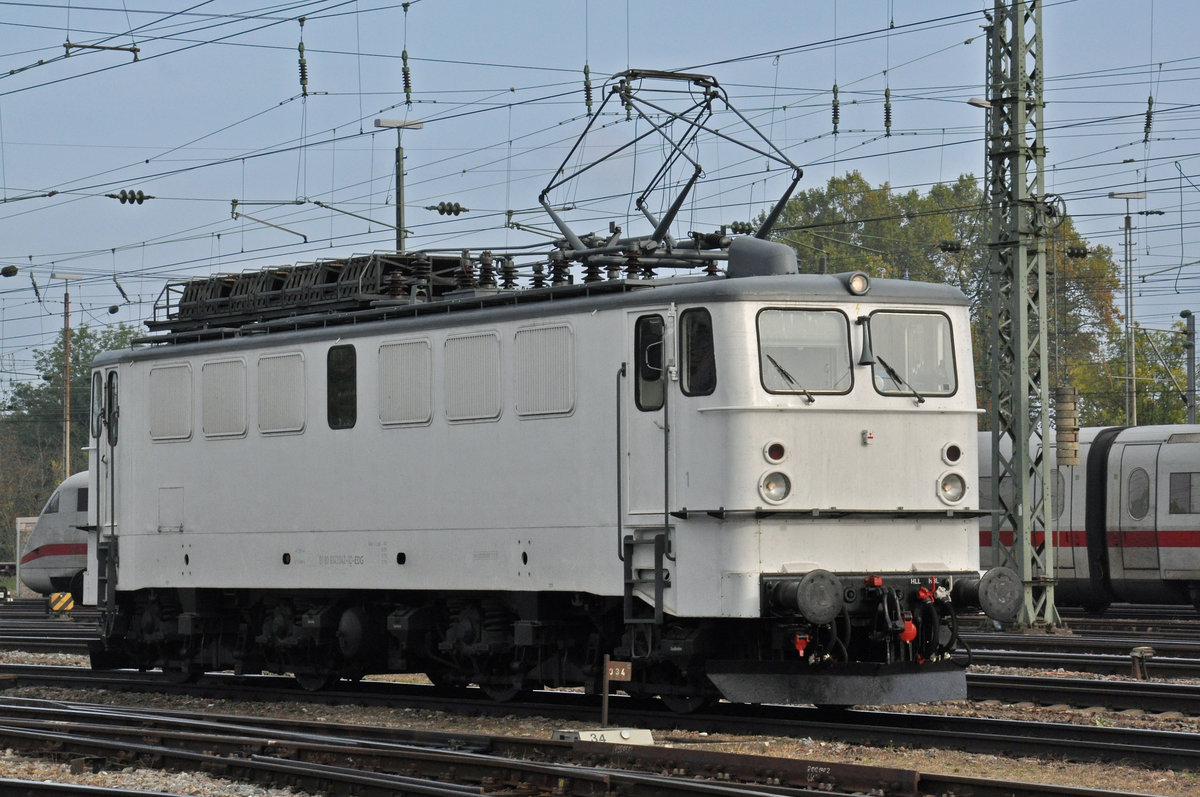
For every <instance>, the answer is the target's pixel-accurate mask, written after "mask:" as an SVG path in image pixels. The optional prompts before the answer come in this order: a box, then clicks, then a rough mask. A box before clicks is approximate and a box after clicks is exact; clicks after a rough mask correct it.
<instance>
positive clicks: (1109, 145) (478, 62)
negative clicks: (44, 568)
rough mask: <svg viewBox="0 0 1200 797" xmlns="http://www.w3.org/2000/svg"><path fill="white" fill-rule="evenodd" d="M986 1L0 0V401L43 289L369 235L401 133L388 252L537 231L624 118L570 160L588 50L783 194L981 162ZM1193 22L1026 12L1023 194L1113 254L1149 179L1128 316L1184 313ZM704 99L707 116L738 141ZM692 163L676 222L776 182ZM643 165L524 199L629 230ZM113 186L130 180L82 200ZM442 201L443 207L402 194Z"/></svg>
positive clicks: (134, 308)
mask: <svg viewBox="0 0 1200 797" xmlns="http://www.w3.org/2000/svg"><path fill="white" fill-rule="evenodd" d="M131 2H132V3H133V4H130V3H131ZM993 5H994V2H993V0H954V1H953V2H951V1H946V2H938V1H936V0H919V1H918V0H845V1H844V2H843V1H841V0H839V2H836V3H835V2H824V1H818V0H743V2H737V3H734V2H717V1H716V0H707V1H705V0H650V1H648V2H647V1H643V2H635V0H570V1H569V2H567V1H564V0H512V2H507V3H497V2H494V0H493V2H480V1H478V0H457V1H454V0H417V1H416V2H410V3H400V2H388V0H357V1H356V0H328V1H327V2H304V1H303V0H294V2H287V3H282V2H281V3H278V4H274V5H257V4H255V5H252V4H245V3H243V4H238V3H231V2H220V0H212V1H211V2H203V1H200V2H193V3H190V4H182V3H163V2H160V3H153V4H151V3H145V2H138V0H126V1H125V2H124V3H121V2H112V0H92V2H87V3H85V4H79V3H73V2H72V3H54V2H21V3H17V2H3V1H2V0H0V266H7V265H14V266H17V268H18V269H19V271H18V273H17V275H16V276H13V277H9V278H0V396H2V394H3V392H4V391H5V389H6V387H7V386H8V385H10V384H11V383H12V382H13V381H21V380H26V379H29V378H31V377H33V376H35V375H36V374H35V373H34V367H33V353H34V351H35V350H37V349H39V348H43V347H46V346H49V345H51V344H52V343H53V341H54V339H55V336H56V335H61V329H62V324H63V307H64V291H65V290H66V289H68V288H69V291H70V298H71V309H72V314H71V323H72V326H79V325H80V324H88V325H89V326H93V327H96V326H99V325H105V324H112V323H127V324H134V325H138V324H140V323H141V322H142V321H144V320H146V319H149V318H151V317H152V316H153V314H154V312H155V301H156V299H158V297H159V295H160V293H161V292H162V291H163V288H164V286H165V285H166V284H167V283H168V281H170V280H180V279H185V278H187V277H192V276H200V275H207V274H212V273H219V272H241V271H244V270H248V269H257V268H261V267H263V266H267V265H282V264H291V263H300V262H310V261H313V260H319V259H322V258H337V257H346V256H349V255H351V254H355V253H365V252H372V251H378V250H387V249H392V248H394V247H395V242H396V234H395V230H394V229H392V228H391V227H389V226H387V225H389V224H393V223H394V221H395V210H394V203H395V175H394V167H395V147H396V145H397V141H398V139H399V141H400V143H402V145H403V148H404V155H405V178H404V194H405V202H404V205H405V225H404V226H405V227H406V229H408V230H409V233H408V237H407V240H406V243H407V247H408V248H409V249H447V250H456V249H459V248H463V247H482V246H525V245H529V246H533V245H542V244H544V243H545V242H546V241H547V240H548V236H547V235H544V234H542V233H540V232H539V230H545V229H547V228H550V227H551V226H552V225H551V223H550V220H549V219H548V218H547V217H546V215H545V214H544V212H542V211H541V209H540V207H539V206H538V202H537V200H538V195H539V194H540V192H541V191H542V190H543V189H544V188H546V187H547V186H548V185H549V184H550V183H551V182H552V179H553V177H554V175H555V172H556V170H557V169H558V168H559V167H560V166H562V165H564V164H565V165H567V166H568V167H570V166H578V165H582V164H583V163H585V162H587V159H591V158H595V157H597V156H599V155H601V154H604V153H607V152H609V151H611V149H612V148H613V147H616V146H618V145H620V144H622V143H624V142H626V141H628V140H629V139H630V138H631V136H630V132H631V129H632V130H633V131H634V132H635V133H637V134H640V133H643V132H646V128H645V127H644V126H643V127H641V128H638V127H637V126H636V124H635V123H634V122H628V121H626V120H625V115H624V113H623V112H622V111H621V110H620V109H619V108H617V107H616V105H615V101H614V102H613V103H610V105H609V106H606V111H605V114H604V115H603V116H601V117H599V118H598V119H597V120H596V123H595V125H594V127H593V131H594V132H593V133H592V134H590V135H589V137H588V138H587V139H586V145H585V146H583V147H582V148H581V149H579V150H576V151H575V152H572V150H571V147H572V146H573V145H574V143H575V141H576V139H577V137H578V136H579V135H580V133H581V132H582V131H583V129H584V126H585V125H586V124H587V123H588V121H589V116H588V109H587V107H586V105H585V95H584V67H585V65H586V66H587V68H588V70H589V73H590V75H591V79H592V85H593V103H594V108H597V109H598V108H599V107H600V104H601V102H602V100H603V99H604V98H605V97H606V96H608V87H610V86H611V85H612V82H611V77H612V76H613V75H614V74H616V73H619V72H622V71H624V70H626V69H630V68H636V69H655V70H676V71H686V72H693V73H701V74H707V75H711V76H713V77H714V78H715V79H716V80H717V82H718V83H719V85H720V86H721V87H722V90H723V91H724V92H725V95H726V96H727V98H728V101H729V103H730V104H731V105H732V106H733V107H735V108H736V109H737V110H738V111H739V112H740V113H741V114H742V115H743V116H744V118H745V119H746V120H748V121H749V122H750V123H751V124H753V126H754V128H756V129H757V130H758V131H760V132H761V133H762V134H763V135H764V136H765V137H767V138H768V139H769V140H770V141H771V142H772V143H773V144H774V145H775V146H777V147H778V148H779V150H780V152H781V153H782V154H783V156H784V157H786V158H787V159H788V160H790V161H791V162H792V163H794V164H797V165H799V166H800V167H802V168H803V171H804V177H803V179H802V180H801V182H800V185H799V189H798V190H804V189H808V188H817V187H822V186H824V185H825V183H826V182H827V181H828V180H829V178H830V177H832V176H835V175H842V174H845V173H847V172H848V171H852V170H857V171H859V172H861V173H862V175H863V176H864V178H865V179H866V180H867V181H868V182H869V183H870V184H871V185H873V186H879V185H882V184H884V183H887V184H888V185H890V186H891V187H892V189H893V190H897V191H908V190H911V189H914V188H915V189H917V190H918V191H921V192H922V193H923V192H925V191H927V190H928V189H929V187H930V186H931V185H933V184H935V183H937V182H939V181H952V180H955V179H957V178H958V177H959V175H962V174H968V173H970V174H973V175H975V176H976V177H979V176H980V175H981V174H982V172H983V168H984V138H983V133H984V114H983V112H982V111H981V110H980V109H978V108H976V107H973V106H971V105H968V104H967V100H968V99H970V98H972V97H984V96H985V91H986V90H985V70H986V63H985V57H986V48H985V36H984V31H983V25H985V24H986V22H987V20H986V19H985V14H984V12H990V11H991V10H992V8H993ZM164 9H165V10H164ZM1197 29H1200V5H1197V4H1195V3H1194V2H1191V0H1044V2H1043V21H1042V34H1043V39H1044V66H1045V99H1046V103H1047V104H1046V109H1045V119H1044V126H1045V130H1046V144H1047V148H1048V152H1047V156H1046V190H1047V192H1048V193H1052V194H1057V195H1060V196H1061V197H1062V198H1063V200H1064V201H1065V203H1066V208H1067V211H1068V212H1069V213H1070V214H1071V215H1072V216H1073V218H1074V220H1075V224H1076V228H1077V229H1078V230H1079V232H1081V233H1082V234H1083V236H1084V237H1085V238H1086V239H1087V240H1088V241H1089V242H1090V243H1091V244H1104V245H1107V246H1110V247H1112V248H1113V249H1114V251H1115V253H1116V256H1117V258H1118V261H1119V262H1121V259H1122V258H1123V250H1122V240H1123V239H1122V233H1121V227H1122V225H1123V223H1124V215H1125V211H1126V205H1125V201H1124V200H1120V199H1112V198H1109V196H1108V195H1109V193H1110V192H1144V193H1145V194H1146V197H1145V199H1137V200H1133V201H1131V202H1130V203H1129V210H1130V211H1131V213H1132V219H1133V225H1134V227H1135V231H1134V245H1133V247H1132V248H1131V251H1130V255H1131V258H1132V261H1133V263H1132V276H1133V279H1132V283H1131V285H1132V287H1133V294H1134V308H1135V317H1136V319H1137V320H1138V322H1139V323H1140V324H1141V325H1142V326H1144V327H1147V328H1153V329H1166V328H1169V327H1170V325H1171V324H1172V322H1173V321H1176V320H1177V319H1178V314H1179V311H1180V310H1182V309H1185V308H1190V309H1193V310H1196V311H1197V312H1200V294H1198V291H1200V263H1196V262H1193V261H1196V260H1197V259H1200V254H1197V251H1198V249H1200V247H1197V245H1196V239H1197V237H1198V233H1197V224H1198V223H1200V215H1198V214H1200V152H1198V151H1197V150H1198V146H1197V144H1196V141H1197V138H1196V135H1195V133H1194V132H1193V130H1194V128H1195V127H1196V119H1197V117H1198V116H1200V90H1198V89H1200V82H1198V81H1200V55H1196V49H1195V45H1194V31H1195V30H1197ZM301 43H303V46H304V55H303V57H304V61H305V68H304V72H305V74H306V77H307V85H306V86H302V85H301V82H300V77H301V68H300V64H299V58H300V50H299V46H300V44H301ZM405 53H407V65H408V76H409V85H408V88H409V92H408V93H406V91H405V76H404V65H405V60H404V54H405ZM835 84H836V85H837V87H838V99H839V107H840V119H839V126H838V132H837V134H836V135H835V134H834V132H833V127H832V119H831V102H832V99H833V87H834V85H835ZM885 91H886V92H887V93H888V95H889V96H890V99H891V103H892V124H891V128H890V132H891V135H890V136H888V135H885V132H886V131H885V129H884V112H883V104H884V96H885ZM1150 97H1153V117H1152V119H1151V124H1150V129H1149V132H1147V130H1146V111H1147V106H1148V98H1150ZM672 101H673V100H672ZM664 102H667V100H664ZM721 111H722V112H721V113H719V114H718V115H717V116H716V117H714V124H715V125H717V126H721V127H722V130H723V131H725V132H728V133H729V134H730V135H731V136H733V135H737V136H744V137H751V138H752V133H753V131H751V130H749V128H747V126H746V125H745V124H743V123H741V122H740V121H739V120H738V119H737V118H735V117H734V116H732V115H731V114H730V113H728V112H726V111H724V106H721ZM379 118H383V119H390V120H401V121H406V122H420V123H421V124H422V125H423V127H421V128H420V129H407V130H404V131H402V132H401V133H399V134H398V133H397V131H396V130H394V129H384V128H377V127H375V126H374V124H373V123H374V120H375V119H379ZM759 146H761V144H760V145H759ZM692 154H694V155H696V157H697V158H698V159H699V160H700V162H701V165H702V166H703V169H704V173H705V177H706V178H707V180H706V183H705V185H704V186H703V188H701V189H698V190H697V192H696V196H695V198H694V199H692V200H691V201H689V203H688V205H687V206H686V207H685V209H684V211H683V212H682V213H681V214H680V219H679V222H678V224H677V225H676V227H677V229H676V234H680V235H682V234H686V232H687V231H688V230H712V229H715V228H716V227H718V226H720V225H721V224H728V223H730V222H732V221H737V220H749V219H753V218H755V217H756V216H757V215H758V214H759V213H760V212H762V211H763V210H765V209H766V208H767V207H769V205H770V204H771V202H773V201H774V200H775V199H777V198H778V197H779V196H780V195H781V193H782V191H783V189H784V187H785V186H786V184H787V182H788V180H787V176H786V175H787V174H788V172H787V170H786V169H781V168H780V167H779V164H778V163H776V164H772V168H771V170H770V171H765V167H766V166H767V165H768V164H767V161H766V159H765V158H761V157H757V156H755V155H754V154H747V153H746V151H744V150H737V149H734V148H732V147H731V146H729V145H727V144H726V143H724V142H720V141H714V142H712V143H705V144H702V145H701V146H699V147H697V149H696V151H695V152H694V153H692ZM661 158H662V144H661V142H658V141H655V139H654V138H653V137H649V138H647V139H645V140H644V141H643V142H642V143H640V144H639V145H638V147H635V148H633V149H632V150H626V151H625V152H623V154H622V156H621V157H619V158H614V159H612V160H611V161H609V162H606V165H605V167H604V168H602V169H595V170H592V171H589V172H588V173H586V174H585V175H583V177H582V178H581V179H580V180H578V181H574V182H572V183H570V184H568V185H566V186H563V187H562V188H559V189H555V190H554V191H552V192H551V193H550V194H549V199H550V201H551V203H552V204H553V205H554V206H555V207H558V208H562V213H563V215H564V217H566V218H568V220H569V223H571V225H572V227H573V229H576V230H577V231H592V230H595V231H605V230H607V229H608V225H609V223H610V222H614V223H616V224H617V225H619V226H622V228H623V229H625V230H626V231H627V232H630V233H644V232H648V230H647V229H644V227H645V222H644V220H642V219H641V218H640V216H638V215H637V214H636V211H635V210H634V209H633V207H632V202H631V196H630V193H631V191H632V192H633V193H635V194H636V193H637V192H640V190H641V188H642V187H644V185H645V183H646V181H647V180H648V179H649V177H650V175H651V174H652V173H653V171H654V169H656V168H657V167H658V164H659V163H660V162H661ZM676 176H677V175H676V174H674V173H673V174H671V175H669V180H668V181H670V180H672V179H674V178H675V177H676ZM122 190H126V191H130V192H136V191H141V192H143V194H144V195H148V196H150V197H153V198H152V199H146V200H145V201H144V202H143V203H141V204H137V203H124V204H123V203H121V202H120V201H119V200H118V199H114V198H110V197H109V196H107V195H109V194H116V195H118V196H119V194H120V192H121V191H122ZM660 193H661V192H660ZM233 200H237V206H236V207H235V206H234V204H233ZM654 201H657V202H660V203H661V202H663V201H665V200H664V199H663V197H662V196H656V197H655V198H654ZM318 202H319V203H322V204H320V205H318V204H316V203H318ZM439 202H458V203H459V204H460V205H462V206H463V207H465V208H467V209H468V211H467V212H464V213H462V214H461V215H459V216H443V215H439V214H438V213H437V212H436V211H431V210H427V209H426V208H427V207H428V206H435V205H437V204H438V203H439ZM235 211H236V212H237V213H238V214H241V215H239V216H238V217H235ZM1158 211H1161V214H1159V213H1158ZM510 220H511V221H512V222H515V223H516V224H518V225H520V228H519V229H518V228H515V227H512V226H507V227H506V226H505V223H506V221H510ZM52 275H58V276H57V277H52ZM64 275H65V277H64ZM35 285H36V290H35ZM1118 303H1119V304H1120V303H1121V301H1120V300H1119V302H1118ZM113 307H115V309H116V312H115V313H110V312H109V310H110V308H113Z"/></svg>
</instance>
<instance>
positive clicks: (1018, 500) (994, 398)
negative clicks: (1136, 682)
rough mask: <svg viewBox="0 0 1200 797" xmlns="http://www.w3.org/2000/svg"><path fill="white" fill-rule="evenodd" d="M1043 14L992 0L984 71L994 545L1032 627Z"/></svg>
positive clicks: (1037, 525)
mask: <svg viewBox="0 0 1200 797" xmlns="http://www.w3.org/2000/svg"><path fill="white" fill-rule="evenodd" d="M1041 19H1042V3H1041V0H1012V1H1011V2H1006V0H996V2H995V10H994V18H993V20H992V25H991V30H990V31H989V35H988V76H987V98H988V104H989V105H990V108H988V109H987V114H988V119H987V128H988V139H987V163H988V185H987V193H988V200H989V205H990V207H991V237H990V239H989V258H988V260H989V262H988V273H987V281H986V287H985V289H986V293H987V301H986V302H985V303H984V310H985V316H986V318H985V328H986V332H985V335H986V340H987V343H988V350H989V351H988V355H989V356H988V361H989V363H990V366H991V374H990V376H991V379H990V380H986V379H985V380H984V385H985V391H987V392H988V393H989V394H990V395H989V396H988V402H987V404H988V418H989V421H990V425H991V429H992V485H991V489H992V506H993V507H994V508H995V509H996V510H997V511H996V512H995V513H994V514H993V516H992V548H993V552H994V553H995V554H996V556H995V559H994V561H995V563H996V564H998V565H999V564H1007V565H1008V566H1009V567H1012V568H1013V569H1014V570H1015V571H1016V572H1017V573H1018V574H1019V575H1020V577H1021V581H1022V582H1023V584H1024V592H1025V594H1024V604H1023V606H1022V607H1021V609H1020V611H1019V613H1018V615H1017V618H1016V620H1015V622H1016V623H1017V624H1018V625H1020V626H1023V627H1027V628H1028V627H1035V626H1040V627H1056V626H1059V625H1061V619H1060V618H1059V615H1058V610H1057V609H1056V608H1055V605H1054V545H1053V539H1054V537H1053V522H1054V517H1053V512H1052V511H1050V510H1051V508H1052V498H1051V478H1052V476H1053V474H1052V472H1051V468H1050V462H1049V457H1048V454H1049V451H1048V449H1049V446H1050V443H1049V441H1050V439H1051V438H1050V402H1049V389H1048V385H1047V378H1048V371H1047V367H1046V366H1047V335H1048V331H1049V325H1048V317H1047V315H1046V238H1047V234H1048V231H1049V228H1050V226H1052V225H1054V224H1055V223H1056V222H1057V221H1060V220H1061V217H1060V216H1058V209H1057V208H1055V207H1054V206H1053V204H1052V203H1049V202H1047V201H1046V195H1045V180H1044V174H1043V157H1044V155H1045V147H1044V145H1043V137H1042V131H1043V127H1042V109H1043V100H1042V37H1041V27H1042V25H1041ZM1056 217H1057V218H1056ZM1002 441H1006V443H1007V445H1005V446H1002V445H1001V442H1002ZM1043 443H1045V444H1043ZM1002 485H1003V486H1004V489H1002ZM1009 485H1011V489H1009ZM1001 527H1007V528H1011V529H1012V530H1013V544H1012V545H1011V546H1007V545H1005V544H1003V542H1002V541H1001V536H1000V528H1001Z"/></svg>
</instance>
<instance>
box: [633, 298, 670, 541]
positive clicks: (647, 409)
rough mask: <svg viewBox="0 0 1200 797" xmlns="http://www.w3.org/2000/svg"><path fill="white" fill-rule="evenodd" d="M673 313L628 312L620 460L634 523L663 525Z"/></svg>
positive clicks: (665, 311) (664, 310)
mask: <svg viewBox="0 0 1200 797" xmlns="http://www.w3.org/2000/svg"><path fill="white" fill-rule="evenodd" d="M669 321H670V314H669V313H668V311H667V310H666V309H665V308H664V309H661V310H639V311H638V312H636V313H631V314H630V315H629V329H630V331H631V332H632V335H631V336H630V341H629V345H628V347H627V351H628V352H629V355H630V356H629V362H628V364H627V366H626V370H625V378H624V383H625V384H624V389H623V391H622V393H623V397H622V398H621V401H622V402H623V408H622V411H623V414H624V416H625V419H626V420H625V424H624V425H625V429H624V443H623V445H622V451H621V455H622V459H623V460H624V470H625V484H624V489H625V496H626V498H625V502H624V503H625V507H624V512H625V514H627V515H635V516H640V517H639V518H637V520H636V521H635V522H639V523H646V522H647V520H649V518H654V520H651V521H650V522H651V523H654V524H656V525H659V526H661V525H662V520H661V518H662V516H663V513H664V507H665V506H666V498H667V493H666V484H667V482H666V480H667V456H668V453H669V449H668V439H669V428H668V426H667V422H668V417H669V416H668V413H669V403H670V397H669V395H668V394H669V392H670V384H669V383H670V379H669V370H670V368H671V367H672V362H671V355H670V351H671V349H670V346H671V342H670V340H669V337H670V334H669Z"/></svg>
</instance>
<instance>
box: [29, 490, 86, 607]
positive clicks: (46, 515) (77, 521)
mask: <svg viewBox="0 0 1200 797" xmlns="http://www.w3.org/2000/svg"><path fill="white" fill-rule="evenodd" d="M87 485H88V474H87V472H86V471H84V472H81V473H76V474H74V475H72V476H70V477H68V478H67V479H66V480H65V481H63V483H62V484H60V485H59V486H58V489H57V490H55V491H54V494H53V495H51V496H50V500H48V501H47V502H46V506H45V507H43V509H42V512H41V514H40V515H39V516H38V521H37V525H35V526H34V529H33V531H32V532H31V533H30V535H29V538H28V539H27V540H26V541H25V549H24V550H23V551H22V552H21V583H22V584H24V585H25V586H26V587H28V588H29V589H31V590H33V591H34V592H37V593H40V594H42V595H49V594H51V593H53V592H70V593H71V594H72V595H73V596H74V597H75V600H76V601H77V602H78V601H80V600H81V599H82V597H83V572H84V570H86V569H87V537H86V536H85V534H84V531H83V529H84V527H85V526H86V525H87V522H88V520H87V518H88V514H87V510H88V486H87Z"/></svg>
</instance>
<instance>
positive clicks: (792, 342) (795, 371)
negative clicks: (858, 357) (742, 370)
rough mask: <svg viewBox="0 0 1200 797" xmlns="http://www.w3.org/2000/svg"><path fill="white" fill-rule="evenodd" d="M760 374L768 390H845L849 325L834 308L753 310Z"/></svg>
mask: <svg viewBox="0 0 1200 797" xmlns="http://www.w3.org/2000/svg"><path fill="white" fill-rule="evenodd" d="M758 350H759V369H760V370H759V373H760V374H761V378H762V384H763V387H764V388H766V389H767V392H769V393H799V394H801V395H808V396H809V398H810V399H811V394H812V393H845V392H848V391H849V390H850V387H851V384H852V379H851V373H850V324H849V321H848V320H847V318H846V316H845V315H843V314H842V313H840V312H838V311H837V310H763V311H762V312H761V313H759V314H758Z"/></svg>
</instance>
